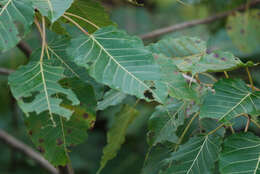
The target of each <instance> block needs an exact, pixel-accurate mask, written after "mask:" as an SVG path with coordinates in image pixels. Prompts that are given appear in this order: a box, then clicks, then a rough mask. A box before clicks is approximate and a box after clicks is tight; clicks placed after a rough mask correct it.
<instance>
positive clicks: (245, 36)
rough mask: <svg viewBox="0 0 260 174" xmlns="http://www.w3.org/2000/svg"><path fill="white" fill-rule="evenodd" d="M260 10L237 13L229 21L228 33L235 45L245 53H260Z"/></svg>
mask: <svg viewBox="0 0 260 174" xmlns="http://www.w3.org/2000/svg"><path fill="white" fill-rule="evenodd" d="M259 13H260V10H247V11H246V12H245V13H239V12H236V13H235V14H234V15H230V16H229V17H228V20H227V26H226V29H227V32H228V35H229V36H230V38H231V39H232V41H233V43H234V44H235V45H236V46H237V47H238V48H239V49H240V50H241V51H243V52H244V53H247V54H253V53H255V52H258V53H259V45H260V33H259V31H258V28H259V27H260V20H259Z"/></svg>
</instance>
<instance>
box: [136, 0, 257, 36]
mask: <svg viewBox="0 0 260 174" xmlns="http://www.w3.org/2000/svg"><path fill="white" fill-rule="evenodd" d="M258 3H260V0H254V1H252V2H250V3H249V4H248V5H247V4H244V5H241V6H239V7H237V8H235V9H233V10H229V11H226V12H223V13H219V14H216V15H213V16H210V17H207V18H205V19H197V20H192V21H188V22H183V23H180V24H175V25H172V26H169V27H165V28H161V29H157V30H154V31H152V32H150V33H147V34H143V35H140V37H141V38H142V39H143V40H145V39H151V38H156V37H158V36H161V35H163V34H167V33H170V32H174V31H178V30H182V29H184V28H190V27H194V26H196V25H199V24H208V23H211V22H214V21H216V20H218V19H221V18H224V17H227V16H229V15H231V14H232V13H234V12H235V11H238V10H239V11H241V10H245V9H246V8H247V7H249V6H254V5H256V4H258Z"/></svg>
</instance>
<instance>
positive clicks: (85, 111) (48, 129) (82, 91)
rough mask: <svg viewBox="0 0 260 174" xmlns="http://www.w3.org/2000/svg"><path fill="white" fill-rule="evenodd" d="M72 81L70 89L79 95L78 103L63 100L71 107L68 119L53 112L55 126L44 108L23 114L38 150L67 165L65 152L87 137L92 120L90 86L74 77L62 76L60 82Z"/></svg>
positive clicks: (93, 117) (91, 126) (93, 108)
mask: <svg viewBox="0 0 260 174" xmlns="http://www.w3.org/2000/svg"><path fill="white" fill-rule="evenodd" d="M65 84H66V85H69V86H70V85H71V84H73V86H72V87H73V90H74V92H75V93H76V95H77V97H78V98H79V100H80V102H81V104H80V106H71V105H70V102H69V101H68V100H65V101H64V102H63V104H62V106H63V107H66V108H67V109H69V110H71V111H72V112H73V115H72V116H71V119H70V120H69V121H67V120H65V119H64V118H63V117H62V116H58V115H54V120H55V122H56V127H53V125H52V122H51V121H50V119H49V117H48V113H47V112H44V113H41V114H40V115H36V114H34V113H32V114H30V117H27V118H25V124H26V126H27V130H28V133H29V135H30V138H31V139H32V141H33V143H34V144H35V146H36V148H37V150H38V151H40V152H41V153H42V155H43V156H44V157H45V158H46V159H47V160H48V161H49V162H51V163H52V164H53V165H55V166H58V165H63V166H64V165H66V164H67V163H68V162H69V158H68V153H69V152H70V149H71V148H72V147H74V146H76V145H77V144H80V143H82V142H84V141H85V140H86V138H87V130H88V129H91V128H93V126H94V123H95V105H96V101H95V96H94V91H93V89H92V87H91V86H89V85H86V84H85V83H84V82H81V81H79V80H77V79H66V80H63V85H65Z"/></svg>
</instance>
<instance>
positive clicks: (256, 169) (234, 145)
mask: <svg viewBox="0 0 260 174" xmlns="http://www.w3.org/2000/svg"><path fill="white" fill-rule="evenodd" d="M219 165H220V166H219V168H220V173H221V174H231V173H239V174H259V173H260V138H259V137H257V136H255V135H254V134H252V133H239V134H234V135H231V136H229V137H228V138H227V139H226V140H225V142H224V147H223V151H222V152H221V154H220V162H219Z"/></svg>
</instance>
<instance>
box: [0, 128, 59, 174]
mask: <svg viewBox="0 0 260 174" xmlns="http://www.w3.org/2000/svg"><path fill="white" fill-rule="evenodd" d="M0 140H2V141H3V142H4V143H6V144H7V145H9V146H10V147H12V148H14V149H15V150H18V151H20V152H22V153H24V154H25V155H27V156H28V157H30V158H31V159H33V160H35V161H36V162H37V163H38V164H40V165H41V166H42V167H43V168H45V169H46V170H47V171H49V172H50V173H51V174H59V171H58V170H57V169H56V168H55V167H53V166H52V165H51V164H50V163H49V162H48V161H47V160H45V159H44V158H43V157H42V156H41V154H40V153H38V152H35V151H34V150H33V149H32V148H31V147H29V146H28V145H26V144H24V143H23V142H21V141H19V140H17V139H16V138H14V137H12V136H11V135H9V134H8V133H6V132H5V131H4V130H2V129H0Z"/></svg>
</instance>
